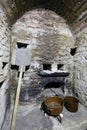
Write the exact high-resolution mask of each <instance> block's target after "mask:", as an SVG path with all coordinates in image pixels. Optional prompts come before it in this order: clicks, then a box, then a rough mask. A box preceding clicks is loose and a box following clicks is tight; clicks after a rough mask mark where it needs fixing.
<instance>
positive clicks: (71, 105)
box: [64, 96, 78, 112]
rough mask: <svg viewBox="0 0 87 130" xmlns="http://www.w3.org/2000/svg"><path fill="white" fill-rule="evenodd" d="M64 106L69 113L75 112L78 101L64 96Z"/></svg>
mask: <svg viewBox="0 0 87 130" xmlns="http://www.w3.org/2000/svg"><path fill="white" fill-rule="evenodd" d="M64 106H65V108H66V109H67V110H68V111H70V112H77V110H78V99H77V98H75V97H73V96H66V97H65V99H64Z"/></svg>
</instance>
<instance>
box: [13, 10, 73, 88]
mask: <svg viewBox="0 0 87 130" xmlns="http://www.w3.org/2000/svg"><path fill="white" fill-rule="evenodd" d="M17 42H19V43H24V44H28V46H31V48H32V60H31V64H30V69H29V70H27V71H26V72H25V73H24V78H23V80H22V87H23V86H24V87H29V86H32V87H36V86H37V85H38V84H39V82H40V81H41V77H40V76H38V75H37V73H38V71H40V70H43V64H50V65H51V70H52V71H53V70H55V71H57V70H58V68H57V66H58V65H61V64H62V65H63V67H62V70H65V71H69V72H70V75H69V77H68V79H69V80H70V81H71V82H72V80H73V56H72V55H71V54H70V52H71V48H73V47H74V40H73V36H72V34H71V32H70V30H69V27H68V25H67V24H66V21H65V20H64V19H63V18H62V17H60V16H58V15H57V14H56V13H55V12H52V11H49V10H42V9H37V10H32V11H29V12H27V13H26V14H25V15H24V16H22V17H21V18H20V19H19V20H17V22H16V23H15V24H14V25H13V27H12V53H13V51H14V48H17ZM14 54H15V53H14ZM12 64H13V65H14V57H13V58H12ZM17 75H18V74H17V70H16V67H14V70H12V73H11V77H12V78H11V81H12V84H13V88H15V87H16V86H17V83H18V77H17Z"/></svg>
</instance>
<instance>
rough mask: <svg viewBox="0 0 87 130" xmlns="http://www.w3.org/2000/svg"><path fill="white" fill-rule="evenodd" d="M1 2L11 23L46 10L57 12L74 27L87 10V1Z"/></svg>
mask: <svg viewBox="0 0 87 130" xmlns="http://www.w3.org/2000/svg"><path fill="white" fill-rule="evenodd" d="M0 2H1V3H2V4H3V5H4V7H5V9H6V12H7V15H8V17H9V19H10V21H11V23H14V22H15V21H16V20H17V19H18V18H20V16H22V15H23V14H24V13H25V12H26V11H29V10H32V9H35V8H45V9H50V10H53V11H55V12H56V13H58V14H59V15H60V16H62V17H63V18H65V19H66V21H67V23H68V24H70V25H72V24H73V23H74V22H75V21H76V19H77V18H78V17H79V16H80V14H82V12H84V11H85V10H87V0H0ZM86 16H87V14H85V21H86V22H87V17H86ZM81 20H82V19H81Z"/></svg>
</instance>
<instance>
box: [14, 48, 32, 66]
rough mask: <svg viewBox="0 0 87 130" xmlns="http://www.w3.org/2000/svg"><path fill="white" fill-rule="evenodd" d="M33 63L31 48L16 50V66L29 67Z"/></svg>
mask: <svg viewBox="0 0 87 130" xmlns="http://www.w3.org/2000/svg"><path fill="white" fill-rule="evenodd" d="M30 62H31V50H30V49H29V48H20V49H19V48H16V60H15V64H16V65H18V66H28V65H30Z"/></svg>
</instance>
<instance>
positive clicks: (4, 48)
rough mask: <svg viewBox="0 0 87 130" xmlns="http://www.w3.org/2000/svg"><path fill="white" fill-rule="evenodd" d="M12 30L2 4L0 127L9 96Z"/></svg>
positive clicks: (0, 13) (0, 18) (0, 12)
mask: <svg viewBox="0 0 87 130" xmlns="http://www.w3.org/2000/svg"><path fill="white" fill-rule="evenodd" d="M9 79H10V30H9V28H8V20H7V18H6V14H5V11H4V9H3V8H2V7H1V5H0V129H1V126H2V124H3V121H4V117H5V113H6V108H7V107H8V103H9V102H8V101H9V100H8V98H9V91H8V89H9V83H10V82H9V81H10V80H9Z"/></svg>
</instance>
